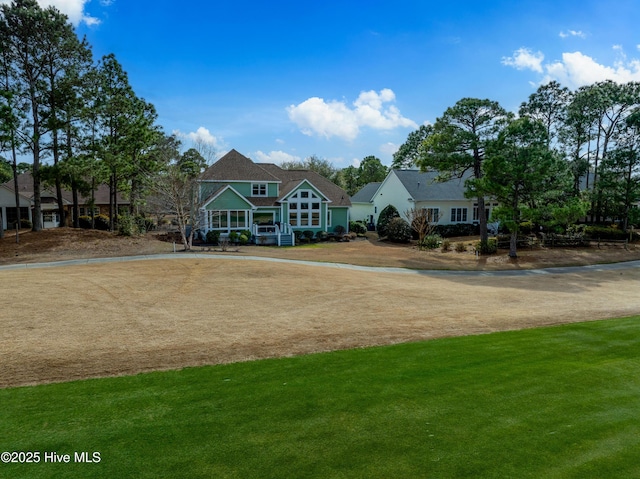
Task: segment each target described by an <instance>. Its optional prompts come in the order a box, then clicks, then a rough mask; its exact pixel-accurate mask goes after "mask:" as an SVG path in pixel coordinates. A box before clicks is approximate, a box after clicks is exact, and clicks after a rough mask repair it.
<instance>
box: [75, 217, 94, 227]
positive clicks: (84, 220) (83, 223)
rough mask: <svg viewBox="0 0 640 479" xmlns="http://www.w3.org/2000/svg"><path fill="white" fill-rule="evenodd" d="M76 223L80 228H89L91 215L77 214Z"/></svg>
mask: <svg viewBox="0 0 640 479" xmlns="http://www.w3.org/2000/svg"><path fill="white" fill-rule="evenodd" d="M78 224H79V226H80V228H84V229H90V228H91V216H78Z"/></svg>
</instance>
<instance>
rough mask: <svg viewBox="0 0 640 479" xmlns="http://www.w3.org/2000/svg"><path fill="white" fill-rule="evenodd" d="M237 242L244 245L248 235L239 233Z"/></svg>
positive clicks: (247, 240)
mask: <svg viewBox="0 0 640 479" xmlns="http://www.w3.org/2000/svg"><path fill="white" fill-rule="evenodd" d="M238 242H239V243H240V244H241V245H246V244H247V243H248V242H249V237H248V236H247V235H246V234H244V233H241V234H240V236H238Z"/></svg>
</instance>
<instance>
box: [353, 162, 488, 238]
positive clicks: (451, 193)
mask: <svg viewBox="0 0 640 479" xmlns="http://www.w3.org/2000/svg"><path fill="white" fill-rule="evenodd" d="M437 176H438V172H434V171H429V172H421V171H419V170H391V171H389V173H388V174H387V177H386V178H385V179H384V181H383V182H382V183H380V184H378V186H377V188H376V189H375V191H373V187H370V185H375V183H371V184H370V185H367V186H365V187H364V188H363V189H362V190H360V191H359V192H358V193H356V194H355V195H354V197H352V199H351V203H352V205H354V204H355V205H357V208H358V209H357V211H353V210H352V214H351V217H352V219H354V220H359V219H366V220H367V222H368V223H369V222H374V223H377V221H378V216H379V215H380V212H381V211H382V210H383V209H384V208H385V207H387V206H388V205H393V206H394V207H395V208H396V209H397V210H398V212H399V213H400V216H402V217H404V216H405V215H404V213H405V212H406V211H408V210H410V209H413V208H418V209H422V208H425V209H427V210H429V211H430V213H431V214H432V217H433V218H434V219H437V222H438V224H440V225H449V224H459V223H464V224H474V223H478V208H477V202H476V201H475V199H469V198H465V196H464V191H465V185H464V183H465V181H466V180H467V179H469V178H470V177H471V175H470V174H465V175H464V176H463V177H462V178H454V179H451V180H449V181H444V182H439V181H437ZM372 191H373V192H372ZM354 198H355V201H354ZM367 198H368V200H367ZM496 206H498V204H497V203H494V202H490V201H486V202H485V209H486V213H487V218H490V213H491V210H492V209H493V208H495V207H496ZM352 208H353V206H352ZM361 217H362V218H361Z"/></svg>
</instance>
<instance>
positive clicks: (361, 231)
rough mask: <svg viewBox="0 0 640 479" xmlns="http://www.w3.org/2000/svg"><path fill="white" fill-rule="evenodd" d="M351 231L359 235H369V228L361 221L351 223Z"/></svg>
mask: <svg viewBox="0 0 640 479" xmlns="http://www.w3.org/2000/svg"><path fill="white" fill-rule="evenodd" d="M349 231H352V232H354V233H355V234H357V235H365V234H367V227H366V226H365V225H364V224H362V223H360V222H359V221H349Z"/></svg>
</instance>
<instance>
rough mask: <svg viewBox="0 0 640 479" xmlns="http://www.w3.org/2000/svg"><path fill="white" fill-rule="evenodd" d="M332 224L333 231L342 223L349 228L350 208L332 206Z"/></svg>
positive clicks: (330, 229)
mask: <svg viewBox="0 0 640 479" xmlns="http://www.w3.org/2000/svg"><path fill="white" fill-rule="evenodd" d="M329 210H331V225H330V226H329V231H333V229H334V228H335V227H336V226H338V225H340V226H344V228H345V229H346V230H348V229H349V221H348V220H349V209H348V208H331V207H329Z"/></svg>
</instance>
